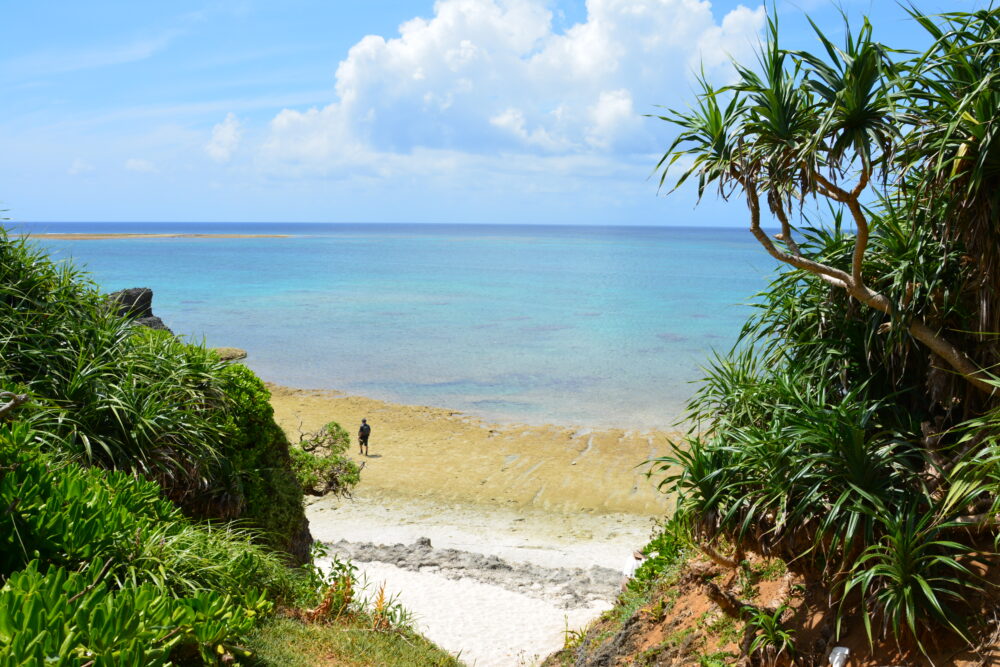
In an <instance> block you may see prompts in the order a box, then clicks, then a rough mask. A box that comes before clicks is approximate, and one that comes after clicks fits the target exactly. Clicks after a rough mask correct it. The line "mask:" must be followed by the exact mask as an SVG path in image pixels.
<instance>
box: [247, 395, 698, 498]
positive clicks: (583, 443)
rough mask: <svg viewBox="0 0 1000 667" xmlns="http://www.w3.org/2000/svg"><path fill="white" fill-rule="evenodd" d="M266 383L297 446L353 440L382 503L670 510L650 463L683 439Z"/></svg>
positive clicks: (368, 485) (370, 488) (369, 485)
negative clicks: (328, 433) (361, 448)
mask: <svg viewBox="0 0 1000 667" xmlns="http://www.w3.org/2000/svg"><path fill="white" fill-rule="evenodd" d="M265 384H266V385H267V388H268V389H269V390H270V392H271V404H272V406H274V409H275V420H276V421H277V423H278V425H279V426H281V427H282V428H283V429H284V430H285V431H286V433H288V435H289V438H290V439H291V440H292V442H296V441H297V440H298V439H299V435H300V434H305V433H310V432H312V431H315V430H317V429H319V428H320V427H322V426H323V425H324V424H326V423H327V422H330V421H335V422H337V423H339V424H340V425H341V426H343V427H344V428H345V429H346V430H347V432H348V433H350V434H351V442H352V445H351V449H350V455H351V457H353V458H354V459H355V460H356V461H358V462H362V461H363V462H364V463H365V466H366V467H365V472H364V474H363V476H362V485H363V486H362V487H359V489H360V488H364V490H365V492H366V493H368V494H370V495H373V496H386V497H389V496H396V497H410V498H423V499H434V500H441V501H449V502H461V503H472V504H476V505H486V506H506V507H514V508H534V509H541V510H546V511H557V512H565V513H573V514H577V513H587V514H595V513H596V514H614V513H623V514H634V515H637V516H644V517H654V516H657V517H658V516H663V514H664V513H665V512H666V511H667V509H668V507H669V502H668V498H666V496H664V495H663V494H661V493H660V492H659V491H658V490H657V488H656V485H655V483H654V481H653V480H651V479H650V478H649V477H647V475H646V471H647V470H648V467H649V466H648V465H645V464H644V462H645V461H647V460H648V459H651V458H654V457H657V456H663V455H665V454H666V453H668V451H669V439H671V438H677V437H679V436H680V434H679V433H677V432H670V431H661V430H652V429H651V430H626V429H615V428H612V429H593V428H578V427H573V426H558V425H552V424H548V425H543V426H534V425H525V424H496V423H491V422H488V421H484V420H481V419H479V418H477V417H474V416H471V415H467V414H465V413H462V412H458V411H455V410H449V409H447V408H437V407H428V406H418V405H403V404H398V403H389V402H387V401H381V400H378V399H373V398H367V397H364V396H356V395H349V394H344V393H341V392H337V391H333V390H319V389H297V388H293V387H286V386H283V385H278V384H274V383H270V382H268V383H265ZM362 418H366V419H368V422H369V424H371V426H372V436H371V441H370V447H369V454H370V455H371V456H369V457H362V456H360V455H359V454H358V452H357V450H356V449H355V447H356V442H357V436H356V431H357V428H358V426H359V425H360V423H361V419H362Z"/></svg>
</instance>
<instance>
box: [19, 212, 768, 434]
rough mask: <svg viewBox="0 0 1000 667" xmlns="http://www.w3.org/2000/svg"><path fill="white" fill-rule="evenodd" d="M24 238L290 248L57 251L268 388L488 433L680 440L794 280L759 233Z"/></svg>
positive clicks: (99, 227) (433, 229)
mask: <svg viewBox="0 0 1000 667" xmlns="http://www.w3.org/2000/svg"><path fill="white" fill-rule="evenodd" d="M8 227H11V228H13V229H14V230H15V231H26V232H29V233H31V232H35V233H38V232H94V233H123V232H147V233H207V234H213V233H229V234H288V235H290V236H289V237H288V238H236V239H198V238H168V239H140V240H137V239H113V240H77V241H73V240H57V239H48V238H42V237H39V238H36V240H35V242H36V243H38V244H40V245H41V246H43V247H45V248H46V249H47V250H48V251H49V252H50V253H51V255H52V256H53V257H54V258H56V259H71V260H72V261H73V262H74V263H75V264H77V265H78V266H80V267H81V268H85V269H86V270H88V271H89V272H90V273H91V277H92V279H93V280H94V281H95V282H96V283H97V284H98V285H99V286H100V287H101V289H102V290H104V291H114V290H118V289H122V288H126V287H150V288H152V289H153V291H154V299H153V310H154V312H155V313H156V314H157V315H158V316H160V317H161V318H163V320H164V321H165V322H166V323H167V325H168V326H170V327H171V329H173V331H174V332H175V333H177V334H179V335H182V336H185V337H187V338H188V339H190V340H194V341H202V340H203V341H204V342H205V343H206V344H208V345H211V346H232V347H239V348H243V349H245V350H247V351H248V352H249V357H248V359H247V361H246V363H247V365H248V366H250V367H251V368H252V369H253V370H254V371H255V372H257V373H258V375H260V376H261V377H262V378H264V379H265V380H268V381H271V382H276V383H279V384H285V385H290V386H295V387H301V388H321V389H337V390H340V391H344V392H347V393H352V394H361V395H365V396H370V397H373V398H379V399H383V400H389V401H393V402H399V403H407V404H417V405H433V406H438V407H445V408H449V409H453V410H456V411H461V412H465V413H469V414H472V415H475V416H478V417H481V418H484V419H486V420H491V421H499V422H519V423H526V424H542V423H554V424H565V425H577V426H584V427H607V426H616V427H622V428H631V429H635V428H639V429H644V428H665V427H669V426H671V425H672V424H673V423H675V421H676V420H677V418H678V417H679V416H680V415H681V414H682V412H683V406H684V403H685V401H686V400H687V398H688V397H689V396H690V394H691V393H692V392H693V390H694V388H695V385H694V384H692V383H693V382H694V381H696V380H697V379H698V378H700V377H701V375H702V372H701V366H702V365H703V364H704V363H705V361H706V359H707V358H708V357H709V355H710V354H711V352H712V350H719V351H725V350H728V349H729V348H730V347H731V346H732V345H733V344H734V342H735V341H736V337H737V335H738V333H739V330H740V327H741V326H742V324H743V322H744V320H745V319H746V317H747V315H748V314H749V312H750V308H749V306H748V305H747V304H748V303H749V302H750V301H751V300H752V298H753V295H754V294H755V293H756V292H758V291H760V290H761V289H763V288H764V287H765V286H766V284H767V282H768V280H769V279H770V276H771V274H772V272H773V269H774V266H775V263H774V261H773V260H772V259H771V258H770V257H768V256H767V255H766V254H765V253H764V252H763V250H762V249H761V248H760V247H759V246H758V245H757V243H756V241H755V240H754V239H753V237H752V236H751V235H750V234H749V233H748V232H747V231H746V230H744V229H721V228H720V229H704V228H699V229H693V228H678V227H582V226H519V225H431V224H299V223H286V224H277V223H273V224H272V223H268V224H244V223H226V224H223V223H204V224H200V223H199V224H196V223H55V222H52V223H8Z"/></svg>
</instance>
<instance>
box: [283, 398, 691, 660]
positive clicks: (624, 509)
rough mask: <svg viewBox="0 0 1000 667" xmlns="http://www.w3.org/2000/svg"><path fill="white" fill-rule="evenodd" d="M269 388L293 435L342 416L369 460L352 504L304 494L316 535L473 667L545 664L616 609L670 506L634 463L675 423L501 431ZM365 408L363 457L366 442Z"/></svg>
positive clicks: (429, 412) (661, 447)
mask: <svg viewBox="0 0 1000 667" xmlns="http://www.w3.org/2000/svg"><path fill="white" fill-rule="evenodd" d="M267 387H268V389H269V390H270V391H271V404H272V406H274V408H275V420H276V421H277V423H278V424H279V425H280V426H281V427H282V428H283V429H284V430H285V432H286V433H287V434H288V436H289V439H290V440H291V441H292V442H296V441H297V440H298V439H299V434H300V433H308V432H311V431H314V430H316V429H318V428H320V427H321V426H323V425H324V424H325V423H327V422H329V421H336V422H338V423H339V424H341V426H343V427H344V428H345V429H347V431H348V432H349V433H351V446H350V456H351V458H353V459H354V460H356V461H363V462H364V463H365V468H364V470H363V471H362V473H361V483H360V484H359V485H358V486H357V488H356V489H355V492H354V494H353V497H352V498H333V497H329V496H327V497H324V498H318V499H315V500H312V501H310V502H307V507H306V516H307V517H308V519H309V524H310V530H311V532H312V534H313V537H314V538H315V539H316V540H317V542H319V543H322V544H323V545H324V546H325V548H326V550H327V552H328V553H329V554H330V555H331V556H333V555H336V556H338V557H341V558H350V559H351V561H352V562H353V564H354V565H355V567H356V568H357V572H358V575H359V577H360V578H361V580H362V581H364V582H367V588H366V589H365V592H364V593H363V595H366V596H371V595H372V594H374V592H375V591H377V590H378V588H379V587H380V586H383V585H384V587H385V592H386V593H387V594H388V595H390V596H391V595H397V596H398V598H397V600H398V602H399V603H400V604H402V605H403V606H404V607H405V608H406V609H407V610H408V611H409V612H411V613H412V614H413V622H414V626H415V628H416V629H417V630H418V631H419V632H420V633H421V634H423V635H424V636H426V637H427V638H429V639H430V640H432V641H433V642H435V643H436V644H437V645H438V646H440V647H442V648H443V649H445V650H447V651H449V652H450V653H452V654H453V655H457V656H458V657H459V658H460V659H461V660H462V661H464V662H467V663H468V664H471V665H476V666H477V667H491V666H496V667H507V666H509V665H534V664H538V663H539V662H540V661H541V660H543V659H544V658H545V657H546V656H548V655H549V654H551V653H552V652H554V651H556V650H558V649H560V648H562V646H563V644H564V641H565V637H566V634H565V633H566V631H568V630H577V629H580V628H583V627H585V626H586V625H587V624H589V623H590V622H592V621H593V620H595V619H596V618H597V617H598V616H600V614H601V613H603V612H604V611H606V610H608V609H611V608H612V606H613V604H614V601H615V599H616V597H617V594H618V587H619V585H620V583H621V576H622V575H621V568H622V565H623V564H624V563H625V562H626V561H628V560H630V558H631V554H632V552H633V551H634V550H635V549H637V548H640V547H642V546H643V545H644V544H646V543H647V542H648V541H649V538H650V536H651V534H652V532H653V529H654V527H655V524H656V522H657V520H659V519H662V518H663V517H664V516H665V515H666V514H667V513H668V511H669V506H670V503H669V498H667V497H666V496H664V495H663V494H660V493H659V492H658V491H657V489H656V487H655V484H654V483H653V482H652V481H650V480H649V479H648V478H646V476H645V471H644V470H643V469H642V468H641V467H640V468H636V464H638V463H640V462H641V461H642V460H645V459H646V458H649V457H650V456H656V455H662V454H664V453H666V450H667V438H668V437H669V436H670V435H672V434H670V433H667V432H662V431H624V430H621V429H606V430H594V429H581V428H574V427H566V426H555V425H548V426H541V427H539V426H526V425H521V424H504V425H499V424H493V423H490V422H487V421H483V420H480V419H478V418H476V417H472V416H469V415H466V414H463V413H461V412H457V411H454V410H448V409H444V408H432V407H426V406H414V405H401V404H396V403H388V402H385V401H380V400H377V399H372V398H366V397H363V396H354V395H348V394H344V393H340V392H336V391H328V390H307V389H295V388H291V387H285V386H281V385H276V384H272V383H267ZM362 417H364V418H367V419H368V422H369V423H370V424H371V426H372V434H371V440H370V442H369V453H370V454H371V456H369V457H367V458H366V457H362V456H360V455H359V454H358V452H357V449H356V447H357V444H356V443H357V436H356V432H357V429H358V426H359V424H360V421H361V418H362ZM320 563H321V565H323V564H324V563H329V561H328V560H327V561H320Z"/></svg>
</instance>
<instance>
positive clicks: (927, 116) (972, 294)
mask: <svg viewBox="0 0 1000 667" xmlns="http://www.w3.org/2000/svg"><path fill="white" fill-rule="evenodd" d="M913 18H914V20H916V21H917V22H919V24H920V25H921V26H922V27H923V28H924V29H925V30H926V32H927V35H928V38H929V41H930V43H931V44H930V46H929V47H927V48H926V49H925V50H924V51H923V52H919V53H914V52H907V51H899V50H893V49H891V48H889V47H887V46H884V45H882V44H880V43H878V42H876V41H875V40H874V38H873V29H872V26H871V25H869V23H868V22H867V21H865V22H864V23H863V25H862V26H861V28H860V29H859V30H852V29H851V27H850V26H848V28H847V31H846V38H845V41H844V43H843V44H842V45H839V46H838V45H836V44H834V43H832V42H831V41H830V40H829V39H827V38H826V37H825V36H824V35H823V33H822V32H821V31H820V29H819V28H818V27H816V26H814V27H815V28H816V33H817V35H818V37H819V40H820V45H821V47H822V48H821V49H820V50H819V52H818V54H814V53H807V52H799V51H795V52H792V51H787V50H784V49H782V48H780V46H779V39H778V38H779V31H778V25H777V22H776V21H775V20H773V19H772V20H771V21H770V22H769V40H768V42H767V44H766V45H764V46H763V47H762V48H761V51H760V53H759V57H758V63H757V67H756V68H751V67H745V66H742V65H739V64H738V65H737V74H738V81H737V83H735V84H733V85H731V86H727V87H725V88H721V89H716V88H713V87H712V86H711V85H710V84H708V83H707V82H703V90H702V92H701V94H700V95H699V97H698V102H697V105H696V106H695V107H694V108H693V109H691V110H688V111H682V112H669V113H667V114H666V115H664V116H661V118H662V119H663V120H665V121H667V122H669V123H671V124H672V125H674V126H675V127H677V128H678V130H679V133H678V135H677V138H676V140H675V141H674V142H673V144H672V145H671V146H670V147H669V149H668V150H667V152H666V154H665V155H664V156H663V159H662V160H661V162H660V167H661V168H662V169H663V178H662V179H661V184H662V183H663V182H665V181H666V179H667V178H668V177H673V175H674V172H673V170H672V169H671V167H672V166H675V165H681V164H688V165H690V166H689V167H687V168H686V169H684V170H682V171H681V173H680V175H679V177H678V180H677V182H678V184H680V183H682V182H684V181H685V180H686V179H688V178H689V177H692V176H697V180H698V189H699V193H700V194H703V193H704V192H705V191H706V190H708V189H709V188H715V189H716V191H717V192H718V193H719V194H720V195H721V196H722V197H723V198H728V197H732V196H738V197H741V198H742V199H744V200H745V202H746V204H747V205H748V207H749V215H750V221H749V222H750V231H751V232H752V233H753V234H754V236H755V237H756V238H757V240H758V241H759V242H760V244H761V245H762V246H763V248H764V249H765V250H766V251H767V252H768V253H769V254H771V255H772V256H773V257H774V258H776V259H777V260H779V261H780V262H782V263H783V264H784V265H785V267H784V269H783V270H781V271H779V273H778V275H777V277H776V278H775V279H774V281H773V282H772V283H771V285H770V287H769V288H768V290H767V291H765V292H764V293H762V294H761V295H760V302H759V304H758V309H757V312H756V314H755V315H754V316H753V317H752V318H751V320H750V321H749V322H748V323H747V324H746V326H745V327H744V329H743V332H742V336H741V340H740V343H739V344H738V345H737V346H736V347H735V348H734V349H733V350H732V351H731V352H730V353H729V354H727V355H722V356H719V357H717V358H716V359H714V360H713V361H712V362H711V364H710V366H709V368H708V369H707V378H706V379H705V381H704V383H703V384H702V386H701V388H700V390H699V391H698V392H697V394H696V395H695V396H694V398H693V399H692V401H691V402H690V404H689V415H688V416H689V419H690V423H692V424H694V425H695V428H694V429H693V430H692V432H691V433H690V435H689V437H687V438H686V439H685V440H684V441H683V442H678V443H676V444H675V447H674V451H673V453H672V454H671V455H670V456H667V457H664V458H662V459H658V463H659V464H660V466H659V468H658V471H657V472H658V473H659V474H662V475H664V479H663V481H662V485H661V486H662V488H663V489H664V490H665V491H669V492H673V493H676V494H677V497H678V506H677V517H678V521H679V522H682V523H683V524H684V525H685V526H687V530H688V534H689V535H690V538H691V539H692V540H693V541H694V542H695V543H696V544H697V545H698V546H699V547H701V548H702V550H703V551H705V552H706V553H707V554H709V555H710V557H711V558H712V560H714V561H715V562H716V563H718V564H723V565H727V564H728V566H730V567H736V566H738V564H739V563H740V562H741V561H742V560H743V557H742V554H743V552H744V550H752V551H756V552H757V553H761V554H764V555H773V556H778V557H780V558H782V559H783V560H785V561H787V562H790V563H791V562H794V563H795V567H796V568H799V569H804V570H806V571H809V572H811V573H813V574H815V575H816V576H819V577H821V578H822V579H823V580H824V581H825V582H826V583H827V585H828V586H829V587H830V588H831V590H833V591H834V592H835V594H836V595H837V597H838V598H839V601H838V604H839V612H840V616H841V618H844V617H846V616H848V615H851V616H860V617H862V618H863V619H864V623H865V627H866V628H867V629H868V633H869V637H870V638H871V639H873V640H874V639H875V638H881V637H890V638H893V639H895V641H897V642H899V643H901V644H902V645H904V646H907V647H915V648H917V649H919V650H925V643H926V637H927V636H929V635H930V634H931V633H940V631H942V630H944V631H947V632H950V633H952V634H953V635H954V636H955V637H958V638H960V639H961V640H964V641H966V642H970V643H972V642H975V641H976V639H977V636H978V635H979V633H981V631H982V630H983V628H979V627H969V623H968V621H969V619H970V618H971V617H973V616H974V614H973V613H971V612H973V611H974V610H975V609H976V605H977V601H978V600H979V599H980V597H979V596H980V593H981V591H982V590H983V589H984V587H985V582H983V581H982V580H981V579H980V578H979V577H978V576H977V574H975V573H974V571H976V572H980V573H981V572H982V569H981V568H982V567H983V566H985V567H989V566H990V565H991V564H992V563H994V562H995V554H994V553H993V552H994V551H995V549H996V544H995V543H994V538H995V536H996V535H997V533H996V523H997V515H998V512H1000V466H998V462H1000V457H998V452H1000V438H998V433H1000V430H998V426H1000V394H998V392H997V391H996V388H997V387H1000V380H998V377H997V375H996V368H997V365H998V363H1000V345H998V343H1000V234H998V231H1000V230H998V227H997V222H996V221H997V220H998V219H1000V139H998V137H1000V132H998V131H997V130H998V125H997V123H998V119H1000V52H998V50H997V44H998V43H1000V10H996V9H988V10H983V11H978V12H975V13H949V14H944V15H941V16H937V17H925V16H921V15H918V14H916V13H914V14H913ZM766 212H769V213H770V214H771V215H772V216H773V217H774V219H775V221H776V224H778V225H780V228H781V231H780V233H779V234H777V235H776V236H774V237H773V238H772V237H771V236H770V235H769V234H768V233H767V232H765V231H764V229H763V227H762V225H763V224H764V223H765V222H766V220H764V219H762V216H763V215H765V214H766ZM722 544H727V545H730V548H731V549H734V551H735V554H734V555H733V556H731V557H727V556H725V555H723V554H721V553H720V551H724V550H725V549H724V548H723V547H721V546H720V545H722ZM765 616H766V617H765ZM779 618H780V614H778V615H773V614H770V615H758V616H755V617H754V620H753V621H752V622H753V623H756V624H757V626H758V627H759V634H757V635H756V639H755V641H754V645H753V648H754V651H763V652H770V654H771V655H772V656H773V655H777V654H778V653H785V654H788V653H790V652H791V651H793V650H794V646H793V640H794V637H793V636H792V635H791V634H790V633H788V632H786V631H785V630H783V629H782V628H781V627H780V624H779V623H778V619H779ZM963 619H964V620H963Z"/></svg>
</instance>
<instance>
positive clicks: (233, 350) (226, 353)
mask: <svg viewBox="0 0 1000 667" xmlns="http://www.w3.org/2000/svg"><path fill="white" fill-rule="evenodd" d="M211 349H212V351H213V352H215V353H216V354H217V355H219V359H221V360H222V361H239V360H240V359H246V358H247V351H246V350H241V349H240V348H238V347H213V348H211Z"/></svg>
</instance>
